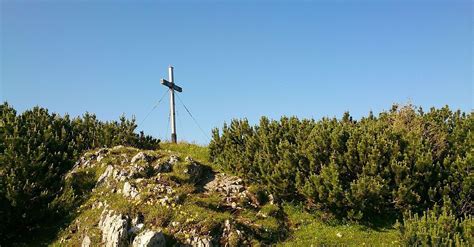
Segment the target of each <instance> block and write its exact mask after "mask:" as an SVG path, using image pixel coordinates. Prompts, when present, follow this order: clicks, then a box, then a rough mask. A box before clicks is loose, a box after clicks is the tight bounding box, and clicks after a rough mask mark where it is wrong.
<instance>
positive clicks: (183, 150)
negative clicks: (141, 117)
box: [160, 142, 209, 164]
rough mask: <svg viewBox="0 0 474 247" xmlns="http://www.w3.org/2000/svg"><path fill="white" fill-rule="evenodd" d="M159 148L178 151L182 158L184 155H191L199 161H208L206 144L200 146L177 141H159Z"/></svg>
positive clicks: (205, 162)
mask: <svg viewBox="0 0 474 247" xmlns="http://www.w3.org/2000/svg"><path fill="white" fill-rule="evenodd" d="M160 149H163V150H170V151H172V152H176V153H179V154H180V155H181V157H183V158H184V157H186V156H189V157H192V158H193V159H194V160H196V161H198V162H200V163H204V164H207V163H209V151H208V148H207V147H206V146H200V145H197V144H191V143H187V142H179V143H177V144H174V143H170V142H164V143H160Z"/></svg>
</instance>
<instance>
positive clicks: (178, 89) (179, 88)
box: [161, 79, 183, 93]
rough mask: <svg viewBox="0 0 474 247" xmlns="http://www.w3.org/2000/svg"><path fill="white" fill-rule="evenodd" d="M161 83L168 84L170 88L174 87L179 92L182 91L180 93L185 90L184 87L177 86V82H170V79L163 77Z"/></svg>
mask: <svg viewBox="0 0 474 247" xmlns="http://www.w3.org/2000/svg"><path fill="white" fill-rule="evenodd" d="M161 84H162V85H165V86H167V87H169V88H172V89H174V90H176V91H178V92H180V93H181V92H183V89H182V88H181V87H180V86H177V85H176V84H174V83H171V82H169V81H167V80H165V79H161Z"/></svg>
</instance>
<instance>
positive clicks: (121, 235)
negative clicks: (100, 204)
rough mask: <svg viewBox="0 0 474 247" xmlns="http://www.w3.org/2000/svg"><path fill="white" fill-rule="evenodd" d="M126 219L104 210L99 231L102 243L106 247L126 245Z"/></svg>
mask: <svg viewBox="0 0 474 247" xmlns="http://www.w3.org/2000/svg"><path fill="white" fill-rule="evenodd" d="M127 228H128V218H127V217H126V216H122V215H121V214H118V215H116V214H114V212H113V211H111V210H104V211H103V212H102V215H101V217H100V221H99V229H100V230H101V231H102V242H103V244H104V246H106V247H122V246H126V245H127Z"/></svg>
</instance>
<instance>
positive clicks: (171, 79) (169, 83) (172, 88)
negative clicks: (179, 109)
mask: <svg viewBox="0 0 474 247" xmlns="http://www.w3.org/2000/svg"><path fill="white" fill-rule="evenodd" d="M168 73H169V80H165V79H161V84H162V85H164V86H166V87H168V88H169V89H170V111H171V114H170V115H171V122H170V124H171V142H172V143H176V140H177V138H176V120H175V117H176V114H175V109H174V91H175V90H176V91H178V92H180V93H181V92H183V89H182V88H181V87H180V86H178V85H176V84H174V75H173V66H170V67H169V68H168Z"/></svg>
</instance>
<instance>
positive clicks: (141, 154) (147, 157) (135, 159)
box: [131, 152, 153, 164]
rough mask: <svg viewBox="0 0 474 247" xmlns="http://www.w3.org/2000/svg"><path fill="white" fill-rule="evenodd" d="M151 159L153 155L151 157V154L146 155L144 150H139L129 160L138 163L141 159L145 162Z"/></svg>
mask: <svg viewBox="0 0 474 247" xmlns="http://www.w3.org/2000/svg"><path fill="white" fill-rule="evenodd" d="M152 160H153V157H152V156H150V155H148V154H146V153H144V152H139V153H138V154H136V155H135V156H133V158H132V160H131V162H132V164H136V163H138V162H140V161H143V162H145V163H148V162H150V161H152Z"/></svg>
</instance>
